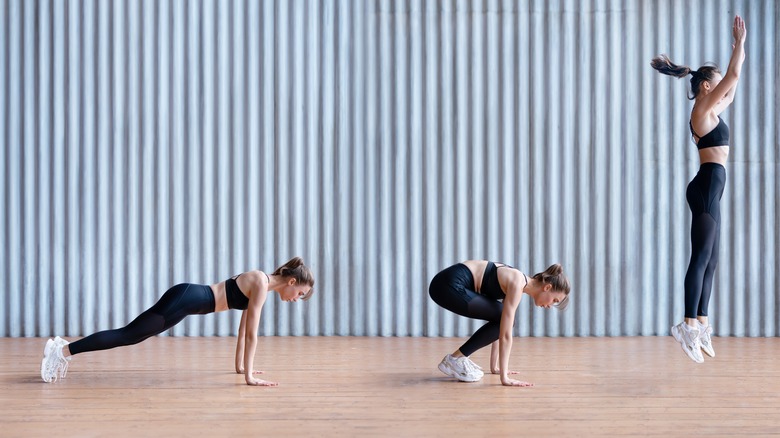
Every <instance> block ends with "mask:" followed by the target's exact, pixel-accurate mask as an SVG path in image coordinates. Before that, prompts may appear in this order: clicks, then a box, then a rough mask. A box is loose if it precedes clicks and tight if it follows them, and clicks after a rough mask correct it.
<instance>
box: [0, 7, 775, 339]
mask: <svg viewBox="0 0 780 438" xmlns="http://www.w3.org/2000/svg"><path fill="white" fill-rule="evenodd" d="M735 12H738V13H740V14H742V15H743V16H745V19H746V22H747V26H748V42H747V60H746V63H745V66H744V69H743V76H742V78H741V80H740V86H739V89H738V91H737V96H736V99H735V102H734V104H733V106H732V107H731V108H730V109H729V110H727V112H726V113H724V118H725V120H726V121H727V123H728V124H729V126H730V127H731V132H732V141H731V143H732V146H733V147H732V153H731V156H730V158H729V164H728V166H727V171H728V182H727V186H726V192H725V195H724V198H723V223H722V233H723V234H722V240H721V254H720V260H721V264H720V266H719V268H718V271H717V273H716V278H715V285H714V292H713V299H712V301H711V308H712V313H711V316H712V320H713V323H714V324H715V326H716V328H717V333H718V334H721V335H736V336H776V335H778V333H780V297H779V296H778V294H779V293H780V292H778V291H780V279H778V276H777V275H776V271H777V269H778V267H780V266H779V265H780V257H778V254H779V251H780V235H779V234H778V233H777V225H776V220H777V218H778V216H779V215H780V207H778V203H777V199H778V193H780V180H778V172H780V168H779V166H778V154H780V124H778V123H777V120H778V115H779V114H778V110H779V109H780V107H779V106H780V91H779V90H778V87H777V85H776V79H777V78H778V77H780V67H778V65H779V64H780V62H779V61H780V46H778V44H777V38H778V30H779V29H778V27H780V24H778V23H780V8H778V6H777V4H776V3H775V2H773V1H771V0H756V1H744V2H742V1H726V0H722V1H714V2H676V1H671V0H659V1H638V0H634V1H620V0H586V1H576V0H553V1H543V0H531V1H527V2H525V1H523V2H517V1H511V0H478V1H468V0H448V1H411V0H407V1H390V0H378V1H371V2H365V1H354V0H326V1H318V0H302V1H294V2H286V1H263V2H258V1H250V0H234V1H227V0H193V1H186V0H166V1H154V0H127V1H116V2H101V1H99V0H81V1H75V0H70V1H53V0H37V1H34V0H31V1H22V0H2V2H0V142H2V153H0V171H2V177H1V178H0V199H2V205H3V214H2V215H0V248H2V250H0V288H1V289H2V290H3V291H4V292H3V294H2V299H1V300H0V306H1V308H0V335H2V336H47V335H51V334H61V335H68V336H79V335H84V334H88V333H91V332H93V331H95V330H100V329H105V328H110V327H116V326H119V325H123V324H125V323H127V322H128V321H130V320H131V319H132V318H133V317H134V316H136V315H137V314H138V313H140V312H141V311H142V310H143V309H145V308H147V307H149V306H150V305H152V304H153V303H154V302H155V300H156V299H157V298H158V297H159V296H160V294H161V293H162V292H163V291H164V290H165V289H166V288H167V287H168V286H170V285H172V284H175V283H177V282H182V281H189V282H198V283H210V282H215V281H218V280H221V279H224V278H227V277H228V276H230V275H232V274H235V273H237V272H240V271H243V270H248V269H253V268H260V269H264V270H266V271H270V270H272V269H273V268H274V266H275V265H277V264H279V263H281V262H283V261H285V260H286V259H287V258H289V257H291V256H293V255H302V256H303V257H304V258H305V259H307V261H308V262H309V264H310V265H311V266H312V268H313V269H314V271H315V273H316V277H317V285H316V289H317V291H318V292H317V294H316V295H315V299H314V300H312V301H311V302H308V303H299V304H298V305H292V306H291V305H286V304H284V303H280V302H279V301H278V299H276V298H275V297H273V298H272V299H270V300H269V301H268V303H267V305H266V307H265V308H264V311H263V318H262V323H261V327H260V332H261V333H262V334H266V335H270V334H279V335H290V334H292V335H301V334H307V335H320V334H324V335H371V336H373V335H382V336H385V335H400V336H406V335H413V336H417V335H428V336H438V335H444V336H452V335H458V336H463V335H467V334H469V333H471V332H472V331H473V330H474V329H476V328H477V327H478V326H479V325H480V323H479V322H476V321H470V320H466V319H464V318H460V317H457V316H455V315H453V314H451V313H449V312H445V311H442V310H441V309H440V308H438V306H436V305H435V304H434V303H432V301H431V300H430V299H429V298H428V296H427V286H428V282H429V280H430V278H432V277H433V275H435V274H436V272H438V271H439V270H440V269H442V268H444V267H446V266H449V265H450V264H452V263H455V262H458V261H461V260H464V259H468V258H488V259H493V260H499V261H504V262H507V263H510V264H513V265H514V266H517V267H518V268H520V269H522V270H524V271H525V272H527V273H529V274H532V273H534V272H537V271H539V270H542V269H543V268H545V267H546V266H547V265H548V264H550V263H553V262H561V263H562V264H563V265H564V268H565V270H566V271H567V272H568V274H569V276H570V278H571V280H572V283H573V286H574V288H573V305H572V308H571V310H570V311H568V312H566V313H564V314H562V315H559V314H557V313H556V312H545V311H543V310H540V309H535V308H533V307H532V306H530V305H529V304H528V303H527V301H528V300H524V302H523V303H521V306H520V309H519V311H518V316H517V327H516V333H517V334H519V335H523V336H542V335H549V336H559V335H560V336H604V335H607V336H617V335H654V334H666V333H668V328H669V326H670V325H671V324H673V323H674V322H676V321H678V320H679V319H680V318H681V316H682V311H683V298H682V285H683V278H684V275H685V270H686V267H687V261H688V257H689V251H690V243H689V234H688V228H689V221H690V217H689V216H690V213H689V212H688V209H687V205H686V201H685V187H686V185H687V183H688V181H689V180H690V179H691V178H692V177H693V175H694V174H695V172H696V169H697V167H698V161H697V156H696V150H695V147H694V145H693V144H692V143H691V141H690V136H689V133H688V128H687V119H688V114H689V111H690V106H691V104H690V102H688V101H687V100H686V99H685V93H686V86H687V83H688V81H687V80H675V79H673V78H669V77H664V76H662V75H659V74H657V73H656V72H654V71H653V70H652V69H651V68H650V67H649V61H650V59H651V58H652V57H653V56H654V55H656V54H658V53H668V54H669V55H670V56H671V57H672V59H673V60H675V61H676V62H680V63H685V64H688V65H692V66H699V65H701V64H703V63H704V62H707V61H715V62H717V63H719V65H720V66H721V68H723V69H725V68H726V66H727V63H728V59H729V58H728V57H729V55H730V51H731V47H730V44H731V36H730V23H731V19H732V17H733V14H734V13H735ZM238 316H239V314H238V312H228V313H225V314H219V315H207V316H199V317H192V318H188V319H187V320H185V322H184V323H182V324H180V325H179V326H177V327H175V328H174V329H173V330H172V331H171V334H174V335H229V334H232V333H234V332H235V328H236V326H237V323H238Z"/></svg>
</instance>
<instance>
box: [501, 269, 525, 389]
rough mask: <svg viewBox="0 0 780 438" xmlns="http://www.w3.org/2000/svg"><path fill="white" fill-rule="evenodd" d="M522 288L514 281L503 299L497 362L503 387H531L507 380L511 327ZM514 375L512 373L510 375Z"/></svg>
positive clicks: (510, 349)
mask: <svg viewBox="0 0 780 438" xmlns="http://www.w3.org/2000/svg"><path fill="white" fill-rule="evenodd" d="M522 290H523V289H522V287H521V286H520V285H518V284H517V281H514V282H513V283H512V284H511V285H509V292H508V293H507V294H506V298H504V310H503V311H502V313H501V328H500V329H499V335H498V362H499V369H500V370H499V371H500V374H501V384H502V385H505V386H533V384H532V383H529V382H523V381H520V380H515V379H510V378H509V374H510V371H509V355H510V353H511V352H512V327H514V325H515V312H516V311H517V305H518V304H520V298H522V295H523V292H522ZM512 374H514V373H512Z"/></svg>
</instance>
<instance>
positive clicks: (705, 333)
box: [699, 321, 715, 357]
mask: <svg viewBox="0 0 780 438" xmlns="http://www.w3.org/2000/svg"><path fill="white" fill-rule="evenodd" d="M699 333H700V335H699V343H700V344H701V351H703V352H705V353H706V354H707V356H709V357H715V349H714V348H712V336H711V335H712V326H711V325H709V324H707V325H704V324H702V322H701V321H699Z"/></svg>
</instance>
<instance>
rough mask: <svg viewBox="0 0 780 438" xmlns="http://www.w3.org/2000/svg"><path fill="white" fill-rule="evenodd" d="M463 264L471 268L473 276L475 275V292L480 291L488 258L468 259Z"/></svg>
mask: <svg viewBox="0 0 780 438" xmlns="http://www.w3.org/2000/svg"><path fill="white" fill-rule="evenodd" d="M463 264H464V265H466V267H467V268H469V271H471V276H472V277H474V292H476V293H480V289H481V288H482V277H483V276H484V275H485V268H486V267H487V264H488V262H487V260H466V261H465V262H463Z"/></svg>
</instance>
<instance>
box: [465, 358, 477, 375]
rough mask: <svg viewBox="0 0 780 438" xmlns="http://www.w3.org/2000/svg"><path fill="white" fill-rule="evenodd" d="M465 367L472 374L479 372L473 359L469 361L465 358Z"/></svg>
mask: <svg viewBox="0 0 780 438" xmlns="http://www.w3.org/2000/svg"><path fill="white" fill-rule="evenodd" d="M463 366H464V368H466V370H468V371H470V372H475V371H478V370H477V368H478V367H477V365H476V364H475V363H474V362H472V361H471V359H469V358H467V357H464V358H463Z"/></svg>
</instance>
